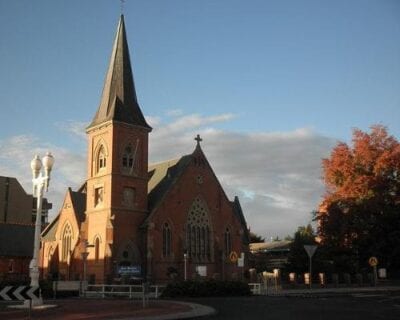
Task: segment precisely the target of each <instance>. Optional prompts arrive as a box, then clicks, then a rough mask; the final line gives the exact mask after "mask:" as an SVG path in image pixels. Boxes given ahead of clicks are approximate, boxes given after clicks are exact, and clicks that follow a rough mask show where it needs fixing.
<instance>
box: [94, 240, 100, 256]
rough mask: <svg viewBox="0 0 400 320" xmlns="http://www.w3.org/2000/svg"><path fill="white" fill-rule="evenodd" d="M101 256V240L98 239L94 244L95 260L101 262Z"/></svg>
mask: <svg viewBox="0 0 400 320" xmlns="http://www.w3.org/2000/svg"><path fill="white" fill-rule="evenodd" d="M99 256H100V239H99V238H96V241H95V242H94V259H95V260H96V261H99Z"/></svg>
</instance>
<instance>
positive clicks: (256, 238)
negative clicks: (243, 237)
mask: <svg viewBox="0 0 400 320" xmlns="http://www.w3.org/2000/svg"><path fill="white" fill-rule="evenodd" d="M258 242H265V239H264V238H263V237H261V236H260V235H258V234H256V233H254V232H251V231H250V243H258Z"/></svg>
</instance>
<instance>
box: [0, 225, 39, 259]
mask: <svg viewBox="0 0 400 320" xmlns="http://www.w3.org/2000/svg"><path fill="white" fill-rule="evenodd" d="M34 234H35V226H34V225H25V224H11V223H0V257H1V256H3V257H32V253H33V237H34Z"/></svg>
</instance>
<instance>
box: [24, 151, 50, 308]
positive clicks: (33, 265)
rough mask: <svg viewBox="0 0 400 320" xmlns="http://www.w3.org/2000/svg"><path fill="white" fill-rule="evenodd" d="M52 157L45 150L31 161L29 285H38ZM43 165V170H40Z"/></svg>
mask: <svg viewBox="0 0 400 320" xmlns="http://www.w3.org/2000/svg"><path fill="white" fill-rule="evenodd" d="M53 164H54V157H53V156H52V155H51V153H50V152H47V153H46V155H45V156H44V157H43V159H42V161H40V159H39V156H38V155H36V156H35V157H34V158H33V160H32V161H31V169H32V176H33V178H32V184H33V196H34V197H36V222H35V237H34V243H33V257H32V260H31V262H30V264H29V276H30V278H31V287H39V265H38V260H39V251H40V234H41V232H42V202H43V193H44V192H47V191H48V189H49V184H50V173H51V169H52V168H53ZM42 167H43V169H44V170H43V172H42ZM42 304H43V300H42V297H39V298H38V299H36V300H32V305H42Z"/></svg>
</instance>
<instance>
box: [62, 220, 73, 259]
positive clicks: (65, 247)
mask: <svg viewBox="0 0 400 320" xmlns="http://www.w3.org/2000/svg"><path fill="white" fill-rule="evenodd" d="M71 242H72V229H71V226H70V225H69V224H67V225H66V226H65V228H64V232H63V233H62V254H61V259H62V261H65V262H66V261H68V258H69V256H70V254H71Z"/></svg>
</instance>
